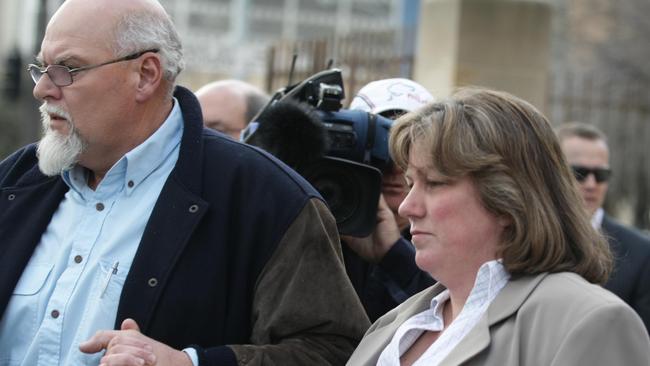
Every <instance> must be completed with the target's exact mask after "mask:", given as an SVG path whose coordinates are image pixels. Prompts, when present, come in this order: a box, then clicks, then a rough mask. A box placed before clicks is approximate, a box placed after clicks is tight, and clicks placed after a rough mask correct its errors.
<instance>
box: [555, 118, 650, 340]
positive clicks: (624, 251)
mask: <svg viewBox="0 0 650 366" xmlns="http://www.w3.org/2000/svg"><path fill="white" fill-rule="evenodd" d="M557 135H558V138H559V140H560V145H561V147H562V150H563V151H564V155H565V156H566V158H567V161H568V163H569V165H570V166H571V169H572V170H573V173H574V175H575V177H576V181H577V182H578V187H579V189H580V193H581V194H582V198H583V201H584V205H585V209H586V211H587V213H588V214H589V215H590V216H591V223H592V225H593V226H594V227H596V228H597V229H600V230H602V231H603V234H605V235H606V236H607V238H608V240H609V244H610V249H611V250H612V254H614V261H615V262H614V271H613V273H612V274H611V276H610V278H609V281H608V282H607V284H606V285H605V287H606V288H607V289H608V290H610V291H612V292H613V293H615V294H616V295H618V296H619V297H620V298H621V299H623V300H624V301H625V302H627V303H628V304H629V305H630V306H631V307H632V308H634V310H636V312H637V313H638V314H639V316H641V319H642V320H643V322H644V323H645V326H646V329H650V239H649V238H648V237H646V236H644V235H643V234H642V233H640V232H638V231H636V230H633V229H631V228H627V227H625V226H623V225H621V224H620V223H618V222H616V221H614V220H613V219H612V218H611V217H610V216H608V215H607V214H606V213H605V212H604V210H603V208H602V205H603V202H604V201H605V195H606V194H607V187H608V185H607V184H608V181H609V178H610V176H611V174H612V171H611V168H610V166H609V148H608V146H607V139H606V137H605V135H604V133H603V132H602V131H600V130H599V129H598V128H596V127H595V126H593V125H589V124H585V123H580V122H572V123H567V124H564V125H561V126H559V127H558V129H557Z"/></svg>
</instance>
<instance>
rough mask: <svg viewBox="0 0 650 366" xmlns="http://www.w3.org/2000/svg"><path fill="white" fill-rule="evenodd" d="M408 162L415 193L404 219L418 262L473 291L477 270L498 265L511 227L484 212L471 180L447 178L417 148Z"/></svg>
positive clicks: (410, 196) (406, 204)
mask: <svg viewBox="0 0 650 366" xmlns="http://www.w3.org/2000/svg"><path fill="white" fill-rule="evenodd" d="M409 156H410V158H409V164H408V168H407V170H406V180H407V182H408V185H409V186H410V187H411V188H410V191H409V193H408V195H407V196H406V198H405V199H404V202H402V204H401V205H400V207H399V213H400V215H402V216H404V217H407V218H408V219H409V222H410V224H411V234H412V235H413V237H412V242H413V244H414V245H415V248H416V256H415V261H416V263H417V265H418V267H420V268H421V269H422V270H424V271H427V272H429V273H430V274H431V275H432V276H433V277H434V278H435V279H436V280H438V281H440V282H442V283H443V284H444V285H445V286H447V287H448V288H452V287H453V286H454V285H456V283H458V285H462V286H467V285H469V286H472V285H473V283H474V279H475V277H476V273H477V271H478V268H479V267H480V266H481V265H482V264H483V263H485V262H487V261H489V260H493V259H496V249H497V245H498V243H499V241H500V238H501V234H502V232H503V229H504V227H505V226H506V225H507V221H506V220H505V219H503V218H499V217H497V216H495V215H494V214H492V213H490V212H488V211H487V210H486V209H485V208H484V207H483V204H482V202H481V200H480V198H479V193H478V190H477V187H476V185H475V183H474V181H473V180H472V179H471V178H470V177H468V176H465V177H462V178H458V179H454V180H449V179H446V178H444V177H443V176H442V175H440V174H439V173H438V171H437V170H436V169H435V168H434V167H433V166H432V165H431V158H430V153H428V152H427V151H426V150H425V149H422V146H419V144H417V143H416V144H415V145H414V146H413V147H412V148H411V150H410V152H409ZM461 281H464V282H461ZM468 281H469V283H468Z"/></svg>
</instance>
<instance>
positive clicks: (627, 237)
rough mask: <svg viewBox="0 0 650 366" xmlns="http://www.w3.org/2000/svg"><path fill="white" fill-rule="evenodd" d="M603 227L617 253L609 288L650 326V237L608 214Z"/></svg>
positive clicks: (607, 284) (647, 327)
mask: <svg viewBox="0 0 650 366" xmlns="http://www.w3.org/2000/svg"><path fill="white" fill-rule="evenodd" d="M602 228H603V232H604V234H605V236H607V240H608V241H609V247H610V249H611V251H612V254H613V255H614V271H613V272H612V274H611V275H610V277H609V280H608V281H607V283H606V284H605V288H606V289H608V290H610V291H611V292H613V293H615V294H616V295H618V297H620V298H621V299H622V300H623V301H625V302H626V303H628V305H630V306H631V307H632V308H633V309H634V310H635V311H636V312H637V314H639V316H640V317H641V320H643V323H644V324H645V327H646V330H650V238H648V237H646V236H643V234H641V233H640V232H638V231H636V230H632V229H630V228H627V227H625V226H623V225H621V224H619V223H617V222H616V221H614V220H613V219H612V218H610V217H609V216H607V215H605V216H604V217H603V224H602Z"/></svg>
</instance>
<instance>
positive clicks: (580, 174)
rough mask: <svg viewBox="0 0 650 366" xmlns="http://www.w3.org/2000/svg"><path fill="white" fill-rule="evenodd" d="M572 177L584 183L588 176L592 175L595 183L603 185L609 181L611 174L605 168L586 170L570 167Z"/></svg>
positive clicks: (579, 167) (580, 167)
mask: <svg viewBox="0 0 650 366" xmlns="http://www.w3.org/2000/svg"><path fill="white" fill-rule="evenodd" d="M571 170H573V175H574V176H575V177H576V180H577V181H578V182H584V181H585V180H586V179H587V177H588V176H589V174H593V175H594V178H595V179H596V182H598V183H603V182H607V181H608V180H609V177H610V176H611V174H612V171H611V170H610V169H607V168H594V169H591V168H586V167H583V166H572V167H571Z"/></svg>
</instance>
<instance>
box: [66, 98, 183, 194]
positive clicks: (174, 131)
mask: <svg viewBox="0 0 650 366" xmlns="http://www.w3.org/2000/svg"><path fill="white" fill-rule="evenodd" d="M173 103H174V106H173V108H172V111H171V112H170V113H169V116H167V119H165V121H164V122H163V124H162V125H161V126H160V127H159V128H158V129H157V130H156V131H155V132H154V133H153V134H152V135H151V136H149V138H147V139H146V140H145V141H144V142H143V143H141V144H140V145H138V146H136V147H135V148H134V149H133V150H131V151H129V152H128V153H126V154H125V155H124V156H123V157H122V158H121V159H120V160H118V161H117V162H116V163H115V164H114V165H113V166H112V167H111V169H110V170H109V171H108V172H107V173H106V175H105V176H104V179H103V180H102V183H101V184H100V186H106V185H109V184H111V183H114V182H116V181H117V180H121V181H122V184H121V185H120V188H122V187H126V195H130V194H131V192H132V191H133V190H134V189H135V188H136V187H137V186H138V185H139V184H140V183H141V182H142V181H143V180H145V179H146V178H147V177H148V176H149V175H150V174H151V173H152V172H153V171H154V170H156V169H157V168H158V167H159V166H160V165H161V164H162V163H163V162H164V161H165V160H166V159H167V157H168V155H169V154H171V153H172V152H173V151H174V149H175V148H176V146H178V144H180V140H181V136H182V134H183V113H182V111H181V109H180V107H179V104H178V100H176V98H173ZM62 177H63V181H64V182H65V183H66V184H67V185H68V186H69V187H70V188H71V189H73V190H75V191H76V192H77V193H80V194H81V193H82V192H84V191H86V189H87V177H88V172H87V171H86V169H84V168H82V167H81V166H78V165H75V166H74V167H73V168H72V169H70V170H69V171H64V172H63V174H62ZM98 188H99V187H98Z"/></svg>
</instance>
